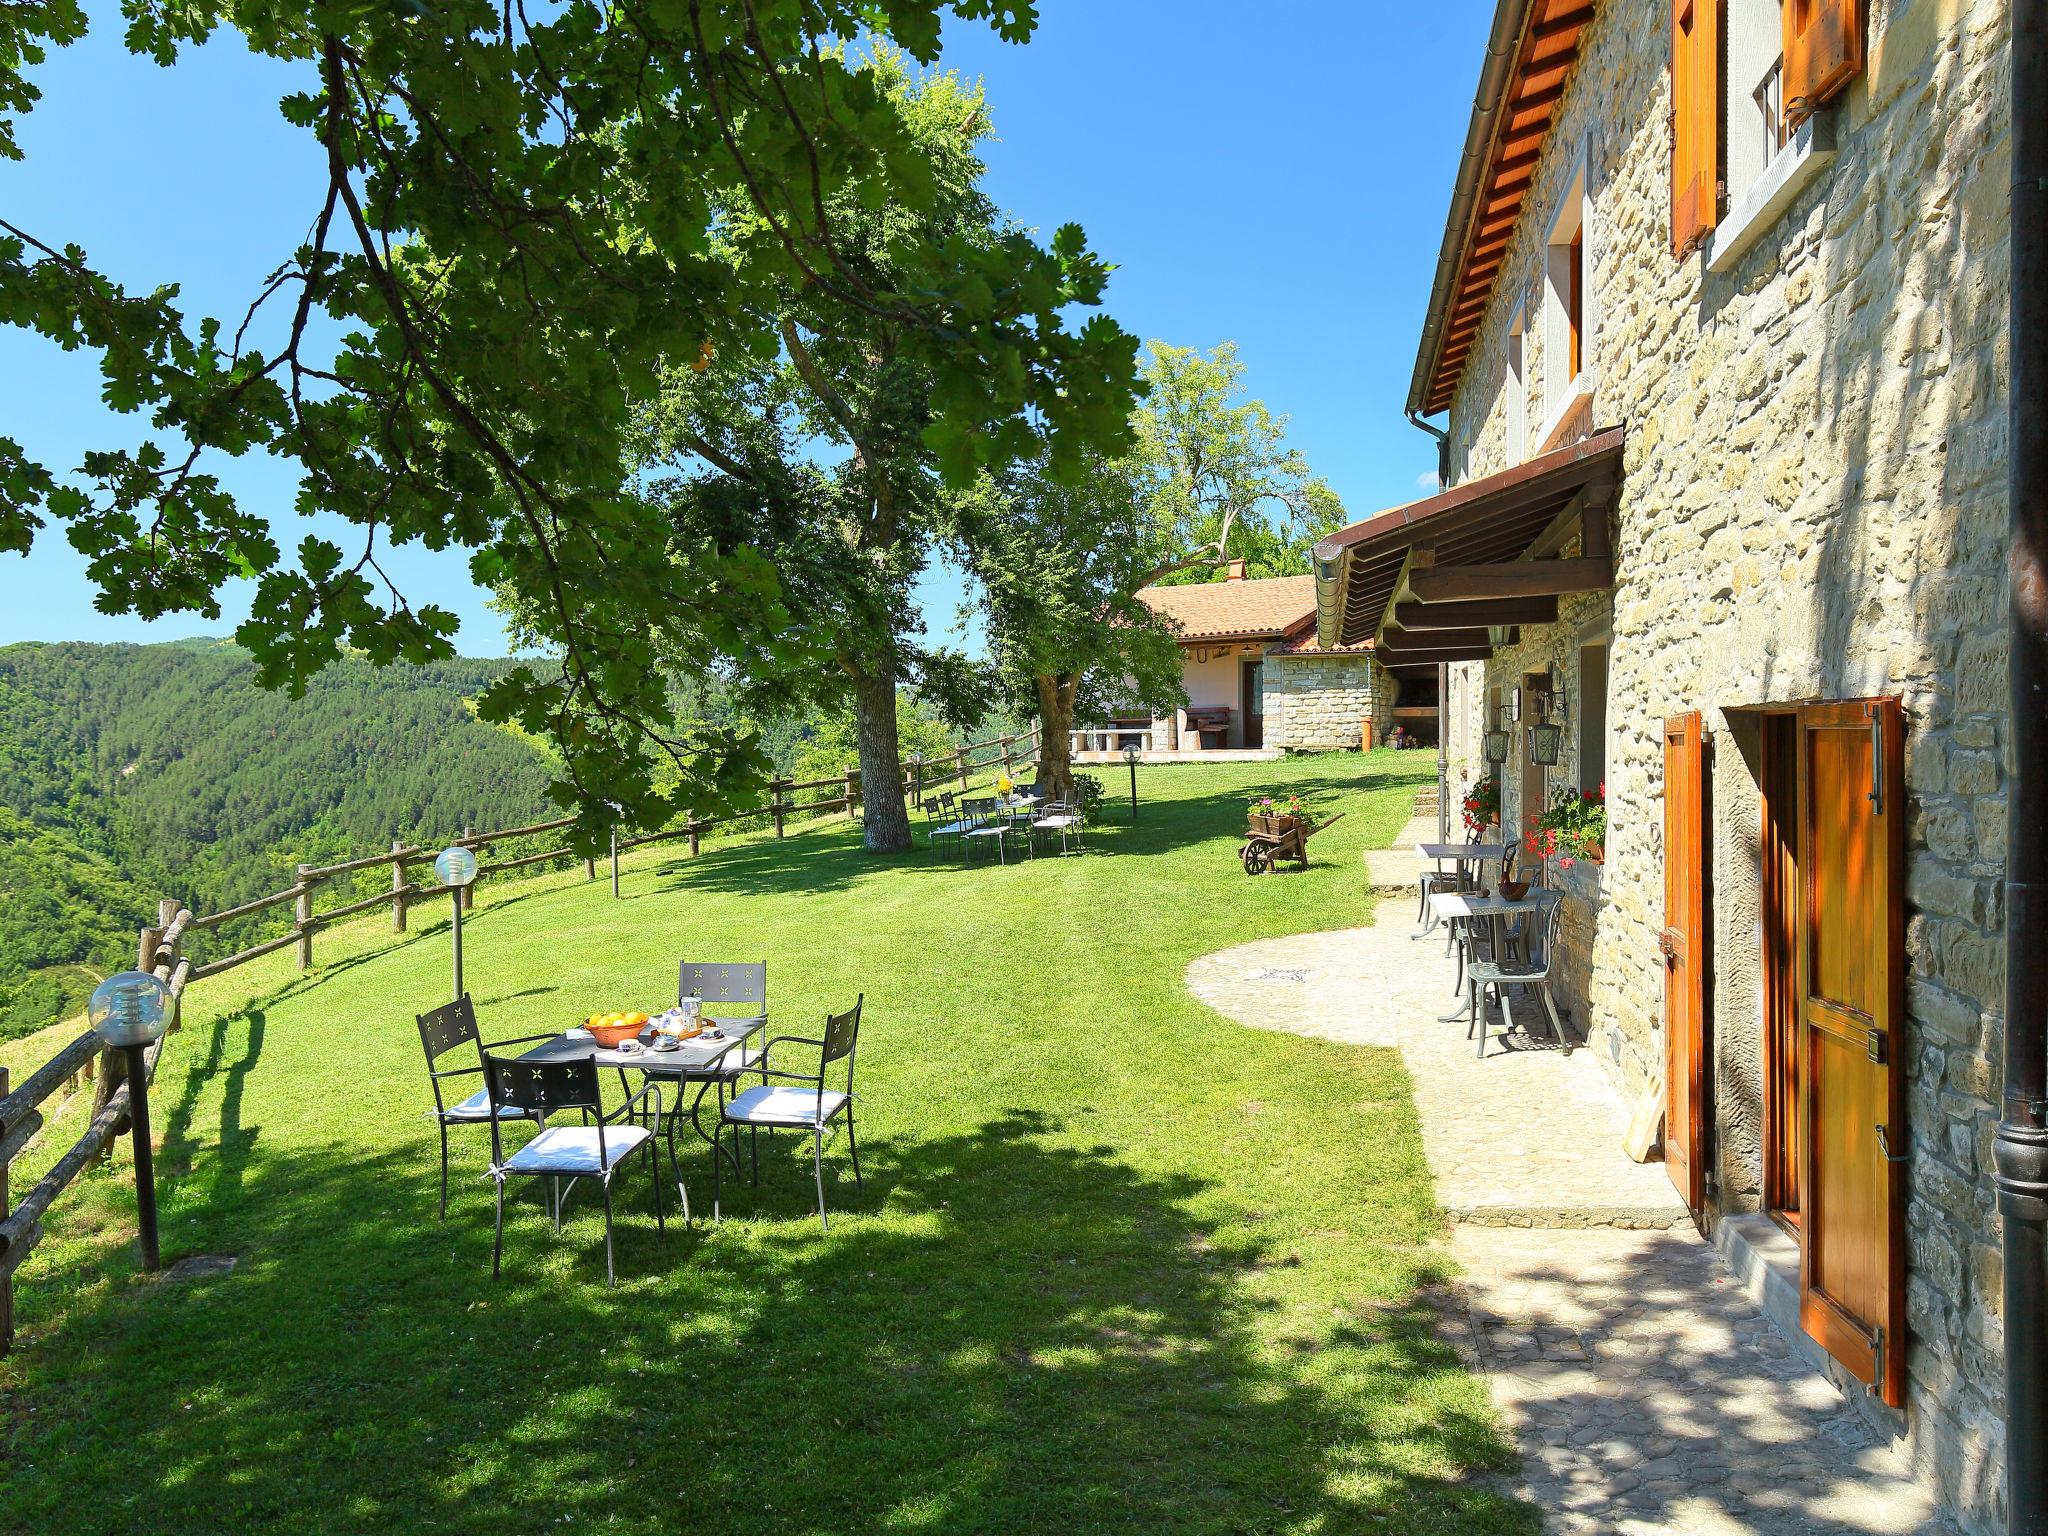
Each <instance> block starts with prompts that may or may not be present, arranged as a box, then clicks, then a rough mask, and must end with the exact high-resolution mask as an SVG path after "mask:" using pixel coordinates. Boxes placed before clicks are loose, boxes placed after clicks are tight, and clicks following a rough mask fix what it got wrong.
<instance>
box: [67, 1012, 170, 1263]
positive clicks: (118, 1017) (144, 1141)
mask: <svg viewBox="0 0 2048 1536" xmlns="http://www.w3.org/2000/svg"><path fill="white" fill-rule="evenodd" d="M86 1018H87V1019H88V1020H90V1021H91V1024H92V1029H93V1033H94V1034H96V1035H98V1036H99V1037H100V1039H101V1041H102V1042H104V1043H105V1044H106V1045H107V1046H108V1047H109V1048H110V1049H113V1050H117V1051H119V1052H121V1054H122V1055H123V1056H125V1057H126V1058H127V1060H128V1125H129V1129H130V1131H131V1132H132V1134H133V1137H134V1143H135V1213H136V1220H137V1225H138V1226H139V1227H140V1228H141V1233H142V1268H143V1270H144V1271H145V1272H146V1273H151V1274H153V1273H155V1271H156V1267H157V1258H158V1255H157V1241H156V1164H155V1161H154V1159H153V1157H152V1156H151V1153H150V1147H149V1065H148V1063H147V1062H145V1061H144V1060H143V1053H144V1051H145V1050H147V1049H148V1047H149V1045H150V1043H151V1042H152V1041H155V1040H159V1039H162V1038H163V1032H164V1031H165V1030H166V1029H168V1028H169V1027H170V1023H171V989H170V988H169V987H168V986H166V985H165V984H164V982H163V980H162V979H161V978H160V977H156V976H152V975H150V974H149V973H148V972H147V971H116V972H115V973H114V974H113V975H111V976H109V977H108V978H107V979H106V980H105V981H103V982H101V983H100V984H99V985H98V986H96V987H94V988H93V989H92V1001H91V1002H90V1003H88V1004H87V1005H86Z"/></svg>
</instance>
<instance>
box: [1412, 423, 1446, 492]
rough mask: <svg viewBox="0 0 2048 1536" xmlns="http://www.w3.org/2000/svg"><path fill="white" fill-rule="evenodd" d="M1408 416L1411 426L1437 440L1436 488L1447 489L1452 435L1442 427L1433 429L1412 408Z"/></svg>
mask: <svg viewBox="0 0 2048 1536" xmlns="http://www.w3.org/2000/svg"><path fill="white" fill-rule="evenodd" d="M1407 416H1408V425H1409V426H1411V427H1415V428H1418V429H1419V430H1421V431H1424V432H1427V433H1428V434H1429V435H1430V436H1431V437H1433V438H1435V439H1436V486H1437V489H1438V490H1444V489H1446V488H1447V487H1448V486H1449V485H1450V483H1451V434H1450V433H1448V432H1446V431H1445V430H1444V429H1443V428H1442V427H1432V426H1431V425H1430V424H1429V423H1428V422H1426V421H1424V420H1423V419H1422V418H1421V417H1420V416H1418V415H1416V414H1415V411H1414V410H1413V408H1410V410H1409V411H1408V412H1407Z"/></svg>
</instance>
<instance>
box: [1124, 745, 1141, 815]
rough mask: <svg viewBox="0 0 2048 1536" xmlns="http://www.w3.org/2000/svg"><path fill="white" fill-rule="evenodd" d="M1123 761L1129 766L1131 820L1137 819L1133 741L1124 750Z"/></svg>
mask: <svg viewBox="0 0 2048 1536" xmlns="http://www.w3.org/2000/svg"><path fill="white" fill-rule="evenodd" d="M1124 761H1125V762H1126V763H1129V764H1130V765H1131V820H1132V821H1136V820H1137V819H1138V744H1137V743H1136V742H1135V741H1134V742H1131V743H1130V744H1129V745H1128V746H1126V747H1125V748H1124Z"/></svg>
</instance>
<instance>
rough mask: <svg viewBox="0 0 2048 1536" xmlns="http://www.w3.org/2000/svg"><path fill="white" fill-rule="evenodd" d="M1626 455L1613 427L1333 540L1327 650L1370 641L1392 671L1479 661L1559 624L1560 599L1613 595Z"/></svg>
mask: <svg viewBox="0 0 2048 1536" xmlns="http://www.w3.org/2000/svg"><path fill="white" fill-rule="evenodd" d="M1623 445H1624V434H1623V432H1622V429H1621V428H1619V427H1611V428H1608V429H1607V430H1605V431H1602V432H1598V433H1595V434H1594V435H1593V436H1591V437H1588V438H1586V439H1585V440H1583V441H1582V442H1578V443H1575V444H1572V445H1571V446H1569V447H1566V448H1561V449H1558V450H1556V451H1555V452H1553V453H1547V454H1543V455H1541V456H1540V457H1537V458H1534V459H1531V460H1529V461H1528V462H1527V463H1525V464H1518V465H1516V466H1515V467H1514V468H1512V469H1508V470H1504V471H1502V472H1501V473H1499V474H1495V475H1488V476H1485V477H1484V478H1482V479H1478V480H1473V481H1469V482H1467V483H1466V484H1464V485H1460V486H1454V487H1452V488H1451V489H1449V490H1445V491H1439V492H1438V493H1437V494H1436V495H1434V496H1429V497H1425V498H1423V499H1422V500H1420V501H1416V502H1411V503H1410V504H1408V505H1407V506H1405V507H1396V508H1394V509H1393V510H1392V511H1389V512H1382V513H1380V514H1379V516H1377V517H1372V518H1367V519H1366V520H1365V521H1364V522H1360V523H1353V524H1351V525H1350V526H1349V527H1347V528H1343V529H1340V530H1338V531H1337V532H1336V533H1334V534H1332V535H1330V537H1328V538H1326V539H1324V540H1323V541H1322V542H1321V543H1319V544H1317V545H1316V548H1315V575H1316V634H1317V638H1318V641H1319V643H1320V644H1322V645H1323V646H1325V647H1335V646H1338V645H1358V644H1361V643H1363V642H1365V641H1367V640H1370V641H1371V642H1372V643H1373V646H1374V653H1375V655H1376V656H1377V657H1378V658H1379V659H1380V660H1381V662H1382V663H1383V664H1384V665H1387V666H1416V665H1423V664H1426V663H1432V662H1436V661H1439V660H1458V661H1469V660H1473V659H1475V656H1474V655H1473V654H1472V653H1473V652H1475V651H1476V653H1477V655H1478V656H1484V655H1486V654H1488V650H1487V646H1488V643H1489V641H1491V640H1492V639H1494V638H1495V636H1496V635H1497V634H1502V633H1507V632H1511V631H1512V630H1513V629H1514V628H1515V627H1516V626H1518V625H1523V624H1549V623H1555V622H1556V620H1557V599H1558V598H1559V597H1560V596H1564V595H1568V594H1571V593H1579V592H1598V591H1602V590H1604V589H1606V588H1608V587H1611V586H1612V585H1613V584H1614V559H1613V551H1612V546H1611V537H1612V535H1611V519H1612V515H1613V506H1614V498H1615V493H1616V491H1617V490H1618V489H1619V487H1620V483H1621V464H1622V452H1623ZM1575 540H1576V542H1577V544H1578V549H1577V552H1576V553H1574V554H1573V555H1571V556H1569V557H1566V556H1564V555H1563V554H1562V553H1561V552H1562V551H1563V550H1565V549H1567V548H1569V547H1570V546H1571V544H1572V543H1573V541H1575Z"/></svg>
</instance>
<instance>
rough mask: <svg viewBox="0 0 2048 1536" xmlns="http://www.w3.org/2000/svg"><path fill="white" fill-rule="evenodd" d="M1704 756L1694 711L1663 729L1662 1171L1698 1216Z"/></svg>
mask: <svg viewBox="0 0 2048 1536" xmlns="http://www.w3.org/2000/svg"><path fill="white" fill-rule="evenodd" d="M1706 919H1707V751H1706V734H1705V732H1704V731H1702V730H1701V728H1700V717H1699V712H1698V711H1697V710H1695V711H1693V712H1692V713H1690V714H1684V715H1673V716H1672V717H1671V718H1670V719H1668V720H1666V721H1665V722H1664V931H1663V932H1662V933H1661V934H1659V935H1658V938H1657V947H1658V948H1659V949H1660V950H1662V951H1663V954H1664V1171H1665V1172H1667V1173H1668V1174H1670V1175H1671V1182H1672V1184H1674V1185H1675V1186H1676V1187H1677V1189H1678V1192H1679V1194H1680V1195H1682V1196H1683V1197H1684V1198H1685V1204H1686V1207H1687V1209H1689V1210H1692V1211H1698V1210H1699V1208H1700V1203H1701V1200H1702V1198H1703V1196H1704V1193H1705V1188H1704V1185H1705V1178H1706V1155H1705V1154H1706V1120H1707V1106H1706V1042H1707V920H1706Z"/></svg>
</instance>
